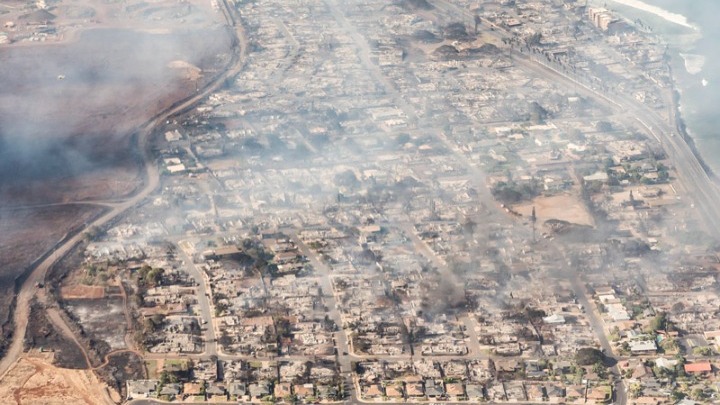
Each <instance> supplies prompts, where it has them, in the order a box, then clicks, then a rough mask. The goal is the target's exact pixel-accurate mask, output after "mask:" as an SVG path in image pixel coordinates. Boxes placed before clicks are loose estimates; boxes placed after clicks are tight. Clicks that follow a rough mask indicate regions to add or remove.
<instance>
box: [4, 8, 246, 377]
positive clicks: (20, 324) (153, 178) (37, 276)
mask: <svg viewBox="0 0 720 405" xmlns="http://www.w3.org/2000/svg"><path fill="white" fill-rule="evenodd" d="M223 3H224V4H223V5H224V10H223V13H224V14H225V16H226V20H227V22H228V25H230V26H231V27H232V28H233V34H234V36H235V38H234V39H235V41H234V49H233V57H232V59H231V62H230V64H229V66H228V68H227V69H226V70H225V72H224V73H223V74H220V75H219V76H218V77H216V78H215V80H213V81H212V82H210V83H209V84H208V85H207V86H206V87H205V88H203V89H199V90H198V92H197V93H196V94H195V95H193V96H192V97H189V98H187V99H185V100H182V101H180V102H178V103H176V104H174V105H172V106H170V107H169V108H167V109H166V110H164V111H162V112H160V113H159V114H158V115H156V116H155V118H153V119H152V120H150V121H149V122H147V123H146V124H145V125H144V126H143V127H142V128H141V129H140V130H139V131H138V135H139V136H138V144H139V148H140V150H141V151H142V157H143V164H144V166H145V181H144V185H143V187H142V189H140V190H139V191H138V192H137V193H136V194H135V195H134V196H132V197H130V198H128V199H127V200H125V201H124V202H120V203H116V204H113V205H112V209H111V210H110V211H109V212H107V213H106V214H104V215H102V216H100V217H99V218H97V219H95V220H94V221H93V222H92V223H89V224H87V225H86V226H85V229H89V228H91V227H98V228H101V227H103V226H104V225H106V224H108V223H110V222H111V221H113V220H115V219H116V218H118V217H119V216H120V215H122V214H123V213H125V212H126V211H127V210H128V209H130V208H133V207H135V206H136V205H137V204H139V203H140V202H142V201H143V200H144V199H145V198H146V197H148V196H149V195H150V194H151V193H152V192H153V191H154V190H155V189H156V188H157V186H158V184H159V182H160V172H159V170H158V167H157V165H156V162H155V158H154V157H153V156H152V153H151V151H150V148H149V141H150V139H151V136H152V134H153V131H154V130H155V128H157V127H159V126H160V125H162V123H163V122H164V121H165V120H167V119H168V118H169V117H172V116H175V115H177V114H181V113H183V112H185V111H187V110H188V109H190V108H192V106H194V105H195V104H197V103H198V102H199V101H200V100H202V99H203V98H205V97H206V96H208V95H210V94H211V93H213V92H215V91H217V90H218V89H219V88H220V87H221V86H222V85H224V83H225V81H226V80H227V79H228V78H230V77H233V76H235V75H236V74H237V73H238V72H239V71H240V70H241V69H242V67H243V65H244V61H245V54H246V52H247V40H246V39H245V33H244V30H243V27H242V26H241V25H239V24H236V22H235V18H236V17H235V15H234V10H233V9H231V8H230V7H229V6H228V5H227V4H226V3H225V2H223ZM84 237H85V233H84V232H81V233H78V234H76V235H75V236H73V237H70V238H68V239H67V240H65V241H64V242H63V243H61V244H60V245H59V246H56V247H55V248H54V250H53V252H52V253H51V254H50V255H49V256H48V257H47V258H46V259H45V260H43V261H42V262H41V263H39V264H38V265H37V266H36V267H35V268H34V269H33V271H32V273H31V274H30V276H28V278H27V279H26V280H25V282H24V283H23V285H22V287H21V289H20V292H19V293H18V295H17V298H16V307H15V313H14V316H13V321H14V326H15V330H14V333H13V336H12V342H11V344H10V346H9V348H8V350H7V353H6V354H5V357H4V358H3V359H2V361H0V379H4V377H5V375H6V374H7V371H8V370H9V369H10V367H11V366H12V365H13V364H14V363H15V362H16V361H17V360H18V358H20V355H21V354H22V352H23V339H24V336H25V331H26V329H27V325H28V321H29V316H30V302H31V301H32V298H33V296H34V295H35V293H36V287H35V286H36V284H37V283H39V282H42V281H43V280H44V279H45V276H46V275H47V272H48V270H49V269H50V268H51V267H52V266H53V264H55V263H56V262H57V261H58V260H60V259H62V258H63V257H64V256H65V255H66V254H67V253H68V252H70V251H71V250H72V248H74V247H75V246H76V245H77V244H78V243H80V242H81V241H82V240H83V238H84Z"/></svg>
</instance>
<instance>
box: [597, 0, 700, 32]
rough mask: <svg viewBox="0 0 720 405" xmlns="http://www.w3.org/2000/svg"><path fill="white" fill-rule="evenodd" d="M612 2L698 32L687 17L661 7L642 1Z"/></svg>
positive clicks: (618, 0)
mask: <svg viewBox="0 0 720 405" xmlns="http://www.w3.org/2000/svg"><path fill="white" fill-rule="evenodd" d="M610 1H612V2H613V3H617V4H621V5H623V6H626V7H632V8H634V9H637V10H640V11H644V12H646V13H650V14H653V15H655V16H657V17H660V18H662V19H663V20H665V21H668V22H671V23H673V24H677V25H681V26H683V27H686V28H692V29H694V30H698V27H697V26H695V25H692V24H690V22H688V19H687V17H685V16H684V15H682V14H679V13H674V12H672V11H668V10H665V9H663V8H661V7H658V6H654V5H652V4H648V3H645V2H643V1H640V0H610Z"/></svg>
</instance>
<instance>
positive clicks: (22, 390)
mask: <svg viewBox="0 0 720 405" xmlns="http://www.w3.org/2000/svg"><path fill="white" fill-rule="evenodd" d="M50 359H51V358H49V357H48V356H39V357H33V356H30V355H28V356H25V357H23V358H21V359H20V360H18V362H17V363H15V365H14V366H13V367H12V368H11V369H10V370H9V371H8V373H7V374H6V375H5V376H4V377H3V379H2V384H0V398H2V399H3V404H7V405H20V404H22V405H31V404H33V405H34V404H37V405H40V404H42V405H56V404H57V405H75V404H77V405H81V404H82V405H96V404H108V403H109V402H108V396H107V394H106V391H105V384H103V383H102V382H101V381H100V380H98V378H97V377H96V376H95V374H93V372H91V371H87V370H68V369H61V368H57V367H55V366H53V365H52V364H50V362H51V360H50Z"/></svg>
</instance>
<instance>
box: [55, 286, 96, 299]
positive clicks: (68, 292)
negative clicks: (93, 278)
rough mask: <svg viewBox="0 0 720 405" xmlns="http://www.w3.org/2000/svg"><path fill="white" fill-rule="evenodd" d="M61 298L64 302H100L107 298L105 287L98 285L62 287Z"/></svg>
mask: <svg viewBox="0 0 720 405" xmlns="http://www.w3.org/2000/svg"><path fill="white" fill-rule="evenodd" d="M60 297H61V298H62V299H63V300H84V299H87V300H98V299H101V298H104V297H105V287H100V286H96V285H72V286H62V288H61V289H60Z"/></svg>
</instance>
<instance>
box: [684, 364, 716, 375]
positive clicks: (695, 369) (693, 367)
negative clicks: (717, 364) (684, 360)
mask: <svg viewBox="0 0 720 405" xmlns="http://www.w3.org/2000/svg"><path fill="white" fill-rule="evenodd" d="M708 371H712V365H710V362H709V361H704V362H700V363H691V364H686V365H685V372H686V373H707V372H708Z"/></svg>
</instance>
